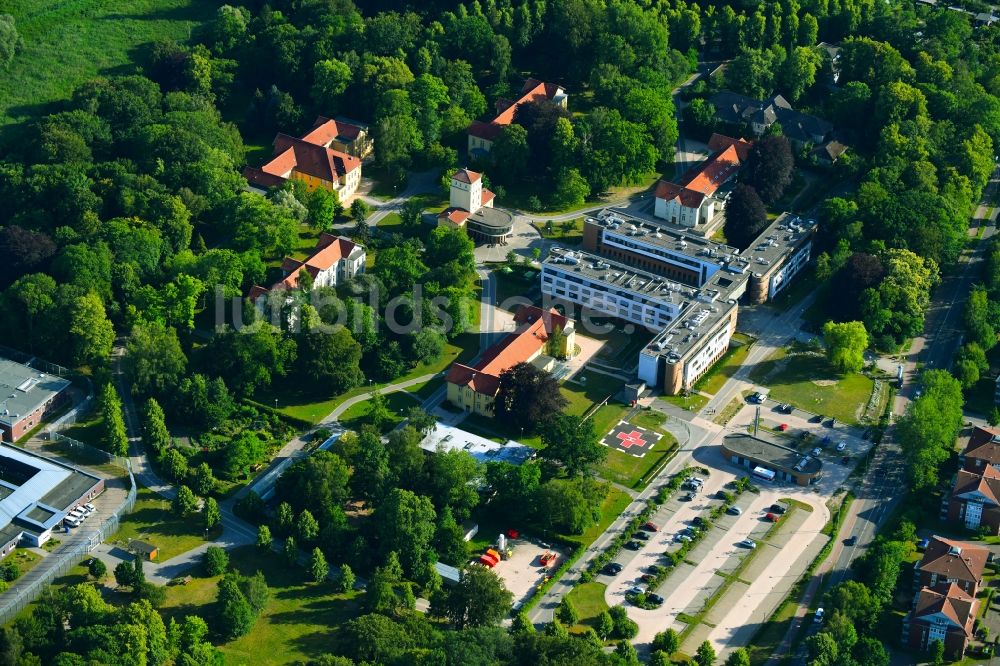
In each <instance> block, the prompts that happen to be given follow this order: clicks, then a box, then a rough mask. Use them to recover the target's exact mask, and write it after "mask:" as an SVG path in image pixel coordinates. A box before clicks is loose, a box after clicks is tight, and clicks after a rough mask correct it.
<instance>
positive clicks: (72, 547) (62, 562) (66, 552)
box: [0, 433, 136, 625]
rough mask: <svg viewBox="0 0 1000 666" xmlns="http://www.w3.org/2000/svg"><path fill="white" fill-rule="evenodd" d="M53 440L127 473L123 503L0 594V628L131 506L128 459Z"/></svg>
mask: <svg viewBox="0 0 1000 666" xmlns="http://www.w3.org/2000/svg"><path fill="white" fill-rule="evenodd" d="M53 439H54V440H56V441H61V442H62V443H64V444H66V445H68V446H69V447H70V448H72V449H79V450H80V451H82V452H85V454H86V455H92V456H94V457H95V458H96V459H102V461H103V462H104V463H106V464H107V463H110V464H112V465H116V466H118V467H121V468H122V469H124V470H126V471H127V472H128V480H129V490H128V494H127V495H126V496H125V499H124V501H122V503H121V504H120V505H118V508H117V509H115V511H114V513H112V514H111V515H110V516H109V517H108V518H107V519H106V520H105V521H104V522H103V523H101V526H100V527H99V528H98V529H97V530H96V531H94V532H90V533H88V534H86V535H84V534H80V533H79V532H77V534H75V535H74V537H76V538H75V539H74V541H73V542H71V543H67V544H66V545H65V546H63V547H61V548H59V549H57V550H55V551H54V552H53V553H52V554H51V555H48V556H46V557H44V558H43V559H42V561H41V562H39V563H38V565H37V566H36V567H35V568H34V569H32V570H30V571H29V572H28V573H26V574H24V576H22V577H21V578H19V579H18V580H17V581H15V582H14V583H13V584H12V585H11V587H10V588H8V589H7V591H6V592H4V593H3V594H0V625H4V624H7V623H8V622H10V621H12V620H13V619H14V618H15V617H17V615H18V613H20V612H21V611H23V610H24V609H25V607H26V606H28V604H30V603H31V602H33V601H34V600H35V599H37V598H38V597H40V596H41V595H42V594H43V593H44V592H45V591H46V589H47V588H48V585H49V584H50V583H51V582H52V581H53V580H55V579H56V578H58V577H59V576H62V575H64V574H66V573H67V572H68V571H69V570H70V569H72V568H73V567H75V566H76V565H77V564H79V563H80V560H82V559H83V558H84V557H86V556H87V554H88V553H90V552H92V551H93V550H94V549H95V548H97V546H98V545H99V544H101V543H103V542H104V541H105V540H107V538H108V537H110V536H111V535H112V534H114V533H115V532H117V531H118V526H119V523H120V521H121V517H122V516H123V515H125V514H127V513H128V512H129V511H131V510H132V508H133V507H134V506H135V497H136V485H135V477H134V476H133V475H132V464H131V461H130V460H129V459H128V458H120V457H117V456H112V455H111V454H109V453H107V452H106V451H101V450H100V449H96V448H94V447H92V446H89V445H87V444H84V443H83V442H78V441H76V440H74V439H70V438H69V437H64V436H62V435H59V434H58V433H53Z"/></svg>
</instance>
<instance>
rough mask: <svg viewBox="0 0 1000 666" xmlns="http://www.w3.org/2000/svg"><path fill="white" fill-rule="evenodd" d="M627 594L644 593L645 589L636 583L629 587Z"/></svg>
mask: <svg viewBox="0 0 1000 666" xmlns="http://www.w3.org/2000/svg"><path fill="white" fill-rule="evenodd" d="M625 594H643V591H642V588H641V587H639V586H638V585H635V586H633V587H630V588H629V589H628V592H626V593H625Z"/></svg>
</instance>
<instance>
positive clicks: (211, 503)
mask: <svg viewBox="0 0 1000 666" xmlns="http://www.w3.org/2000/svg"><path fill="white" fill-rule="evenodd" d="M202 516H203V524H204V525H205V530H206V531H209V530H214V529H215V528H216V527H218V526H219V525H221V524H222V512H221V511H219V503H218V502H216V501H215V498H214V497H209V498H207V499H206V500H205V506H204V507H202Z"/></svg>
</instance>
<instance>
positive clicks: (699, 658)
mask: <svg viewBox="0 0 1000 666" xmlns="http://www.w3.org/2000/svg"><path fill="white" fill-rule="evenodd" d="M694 661H695V663H696V664H698V666H712V664H714V663H715V648H713V647H712V644H711V643H709V642H708V641H703V642H702V644H701V645H699V646H698V652H697V653H696V654H695V657H694Z"/></svg>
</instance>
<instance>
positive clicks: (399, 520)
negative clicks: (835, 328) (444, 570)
mask: <svg viewBox="0 0 1000 666" xmlns="http://www.w3.org/2000/svg"><path fill="white" fill-rule="evenodd" d="M436 518H437V514H436V512H435V511H434V506H433V505H432V504H431V501H430V500H429V499H428V498H426V497H422V496H420V495H416V494H414V493H412V492H410V491H409V490H403V489H401V488H393V489H392V490H390V491H389V494H388V495H387V496H386V498H385V500H384V501H383V502H382V503H381V504H380V505H379V506H378V508H377V509H376V510H375V521H376V526H375V529H376V531H377V534H378V537H379V547H380V550H381V551H382V552H384V553H388V552H390V551H398V552H400V553H401V554H402V555H401V557H400V561H401V563H402V565H403V570H404V571H405V572H406V575H407V576H408V577H413V576H414V575H415V574H416V573H418V572H419V571H420V570H421V567H422V566H423V563H424V562H425V558H426V557H427V556H428V554H430V549H429V547H430V543H431V540H432V539H433V537H434V525H435V519H436Z"/></svg>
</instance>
